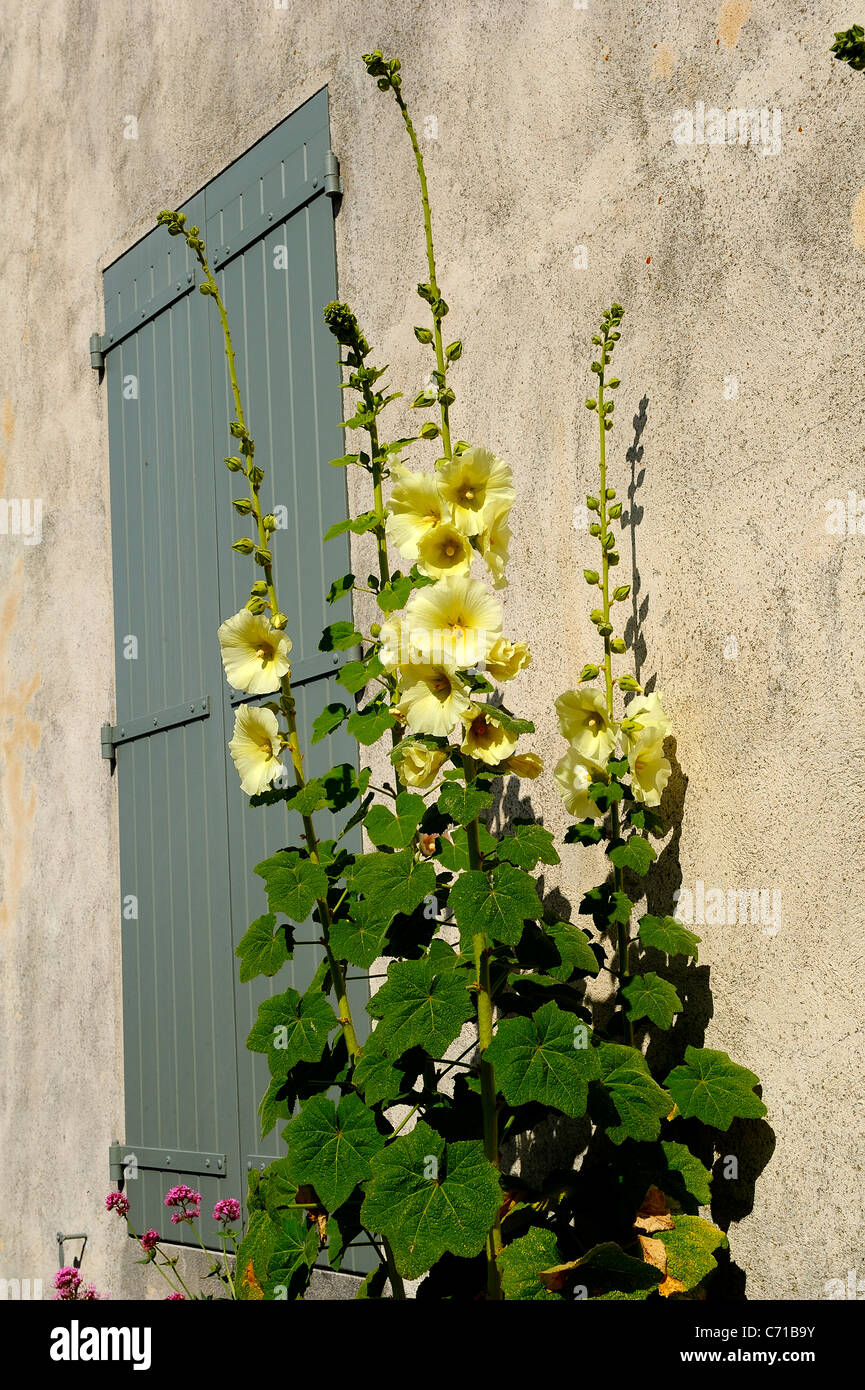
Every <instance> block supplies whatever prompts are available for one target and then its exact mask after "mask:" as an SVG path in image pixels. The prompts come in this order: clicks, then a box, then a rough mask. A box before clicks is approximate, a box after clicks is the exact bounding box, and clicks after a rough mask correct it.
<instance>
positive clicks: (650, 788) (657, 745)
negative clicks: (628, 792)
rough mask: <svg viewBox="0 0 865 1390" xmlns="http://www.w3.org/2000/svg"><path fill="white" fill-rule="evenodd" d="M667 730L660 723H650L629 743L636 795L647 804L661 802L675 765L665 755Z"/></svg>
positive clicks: (629, 761) (632, 781) (629, 757)
mask: <svg viewBox="0 0 865 1390" xmlns="http://www.w3.org/2000/svg"><path fill="white" fill-rule="evenodd" d="M664 737H665V735H664V733H663V732H662V730H661V729H660V727H659V726H657V725H654V724H647V725H646V727H645V728H644V729H641V730H640V731H639V733H638V734H637V735H636V737H635V738H631V739H629V741H628V743H629V746H628V766H629V767H630V769H631V786H632V789H633V792H634V796H635V797H636V798H637V800H638V801H642V803H643V805H644V806H658V805H660V801H661V797H662V796H663V794H664V788H665V787H666V785H667V783H668V782H669V780H670V774H671V772H672V768H671V767H670V764H669V762H668V761H667V759H666V758H665V757H664Z"/></svg>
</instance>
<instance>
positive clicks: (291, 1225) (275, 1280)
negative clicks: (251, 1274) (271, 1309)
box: [263, 1212, 319, 1301]
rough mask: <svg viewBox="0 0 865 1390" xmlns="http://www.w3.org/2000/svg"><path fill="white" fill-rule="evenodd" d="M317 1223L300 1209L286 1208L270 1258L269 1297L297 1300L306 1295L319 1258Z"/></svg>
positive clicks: (266, 1284)
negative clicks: (304, 1292) (310, 1277)
mask: <svg viewBox="0 0 865 1390" xmlns="http://www.w3.org/2000/svg"><path fill="white" fill-rule="evenodd" d="M318 1250H319V1238H318V1227H317V1226H315V1225H312V1226H310V1225H307V1223H306V1221H305V1220H304V1218H303V1217H302V1216H300V1215H299V1214H298V1213H297V1212H283V1213H282V1215H281V1218H280V1222H279V1232H278V1234H277V1236H276V1238H275V1240H274V1242H273V1246H272V1248H271V1251H270V1256H269V1258H268V1261H267V1277H266V1279H265V1280H264V1283H263V1288H264V1296H265V1298H266V1299H274V1300H279V1301H281V1300H283V1299H288V1300H294V1299H298V1298H301V1297H302V1296H303V1291H304V1289H305V1288H306V1285H307V1284H308V1282H309V1275H310V1271H311V1270H312V1266H313V1265H314V1264H315V1262H316V1260H317V1259H318Z"/></svg>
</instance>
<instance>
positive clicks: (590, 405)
mask: <svg viewBox="0 0 865 1390" xmlns="http://www.w3.org/2000/svg"><path fill="white" fill-rule="evenodd" d="M597 408H598V402H597V401H592V400H588V399H587V400H586V410H597Z"/></svg>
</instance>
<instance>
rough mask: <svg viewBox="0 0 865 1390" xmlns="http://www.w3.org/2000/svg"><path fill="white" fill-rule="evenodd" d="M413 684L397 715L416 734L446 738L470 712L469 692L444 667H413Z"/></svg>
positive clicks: (407, 689)
mask: <svg viewBox="0 0 865 1390" xmlns="http://www.w3.org/2000/svg"><path fill="white" fill-rule="evenodd" d="M407 679H408V680H410V681H411V684H410V685H407V686H406V688H405V689H404V690H403V692H402V696H401V698H400V700H399V703H398V704H396V705H395V706H394V707H393V708H394V713H396V714H397V715H401V716H402V717H403V718H404V719H405V722H406V726H407V728H408V729H409V730H410V731H411V733H413V734H435V735H437V736H439V737H444V738H446V737H447V736H448V734H449V733H450V732H451V729H453V727H454V725H456V724H458V723H459V720H460V716H461V715H462V714H463V713H464V712H465V710H467V709H468V708H469V706H470V705H471V700H470V698H469V692H468V690H467V689H466V687H465V686H464V685H463V683H462V681H461V680H460V678H459V676H457V675H456V674H455V672H454V671H452V670H449V669H447V668H446V667H444V666H413V667H411V674H410V676H409V677H407Z"/></svg>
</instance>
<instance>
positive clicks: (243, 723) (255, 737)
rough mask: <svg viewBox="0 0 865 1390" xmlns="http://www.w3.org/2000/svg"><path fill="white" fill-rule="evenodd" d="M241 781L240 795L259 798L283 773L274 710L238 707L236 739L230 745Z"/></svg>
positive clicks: (245, 706) (235, 728)
mask: <svg viewBox="0 0 865 1390" xmlns="http://www.w3.org/2000/svg"><path fill="white" fill-rule="evenodd" d="M228 748H229V751H230V753H231V756H232V759H233V761H234V766H235V767H236V768H237V772H238V776H239V777H240V788H241V791H245V792H246V794H247V796H258V795H259V794H260V793H261V792H263V791H265V790H266V788H267V787H269V786H270V784H271V782H272V781H273V779H274V777H276V776H277V774H278V773H280V772H282V771H283V770H284V769H283V766H282V763H281V762H280V760H279V755H280V752H281V751H282V750H281V745H280V741H279V724H278V723H277V719H276V715H275V714H274V712H273V710H270V709H260V708H259V706H258V705H238V707H237V710H236V712H235V715H234V737H233V738H232V740H231V742H230V743H229V745H228Z"/></svg>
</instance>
